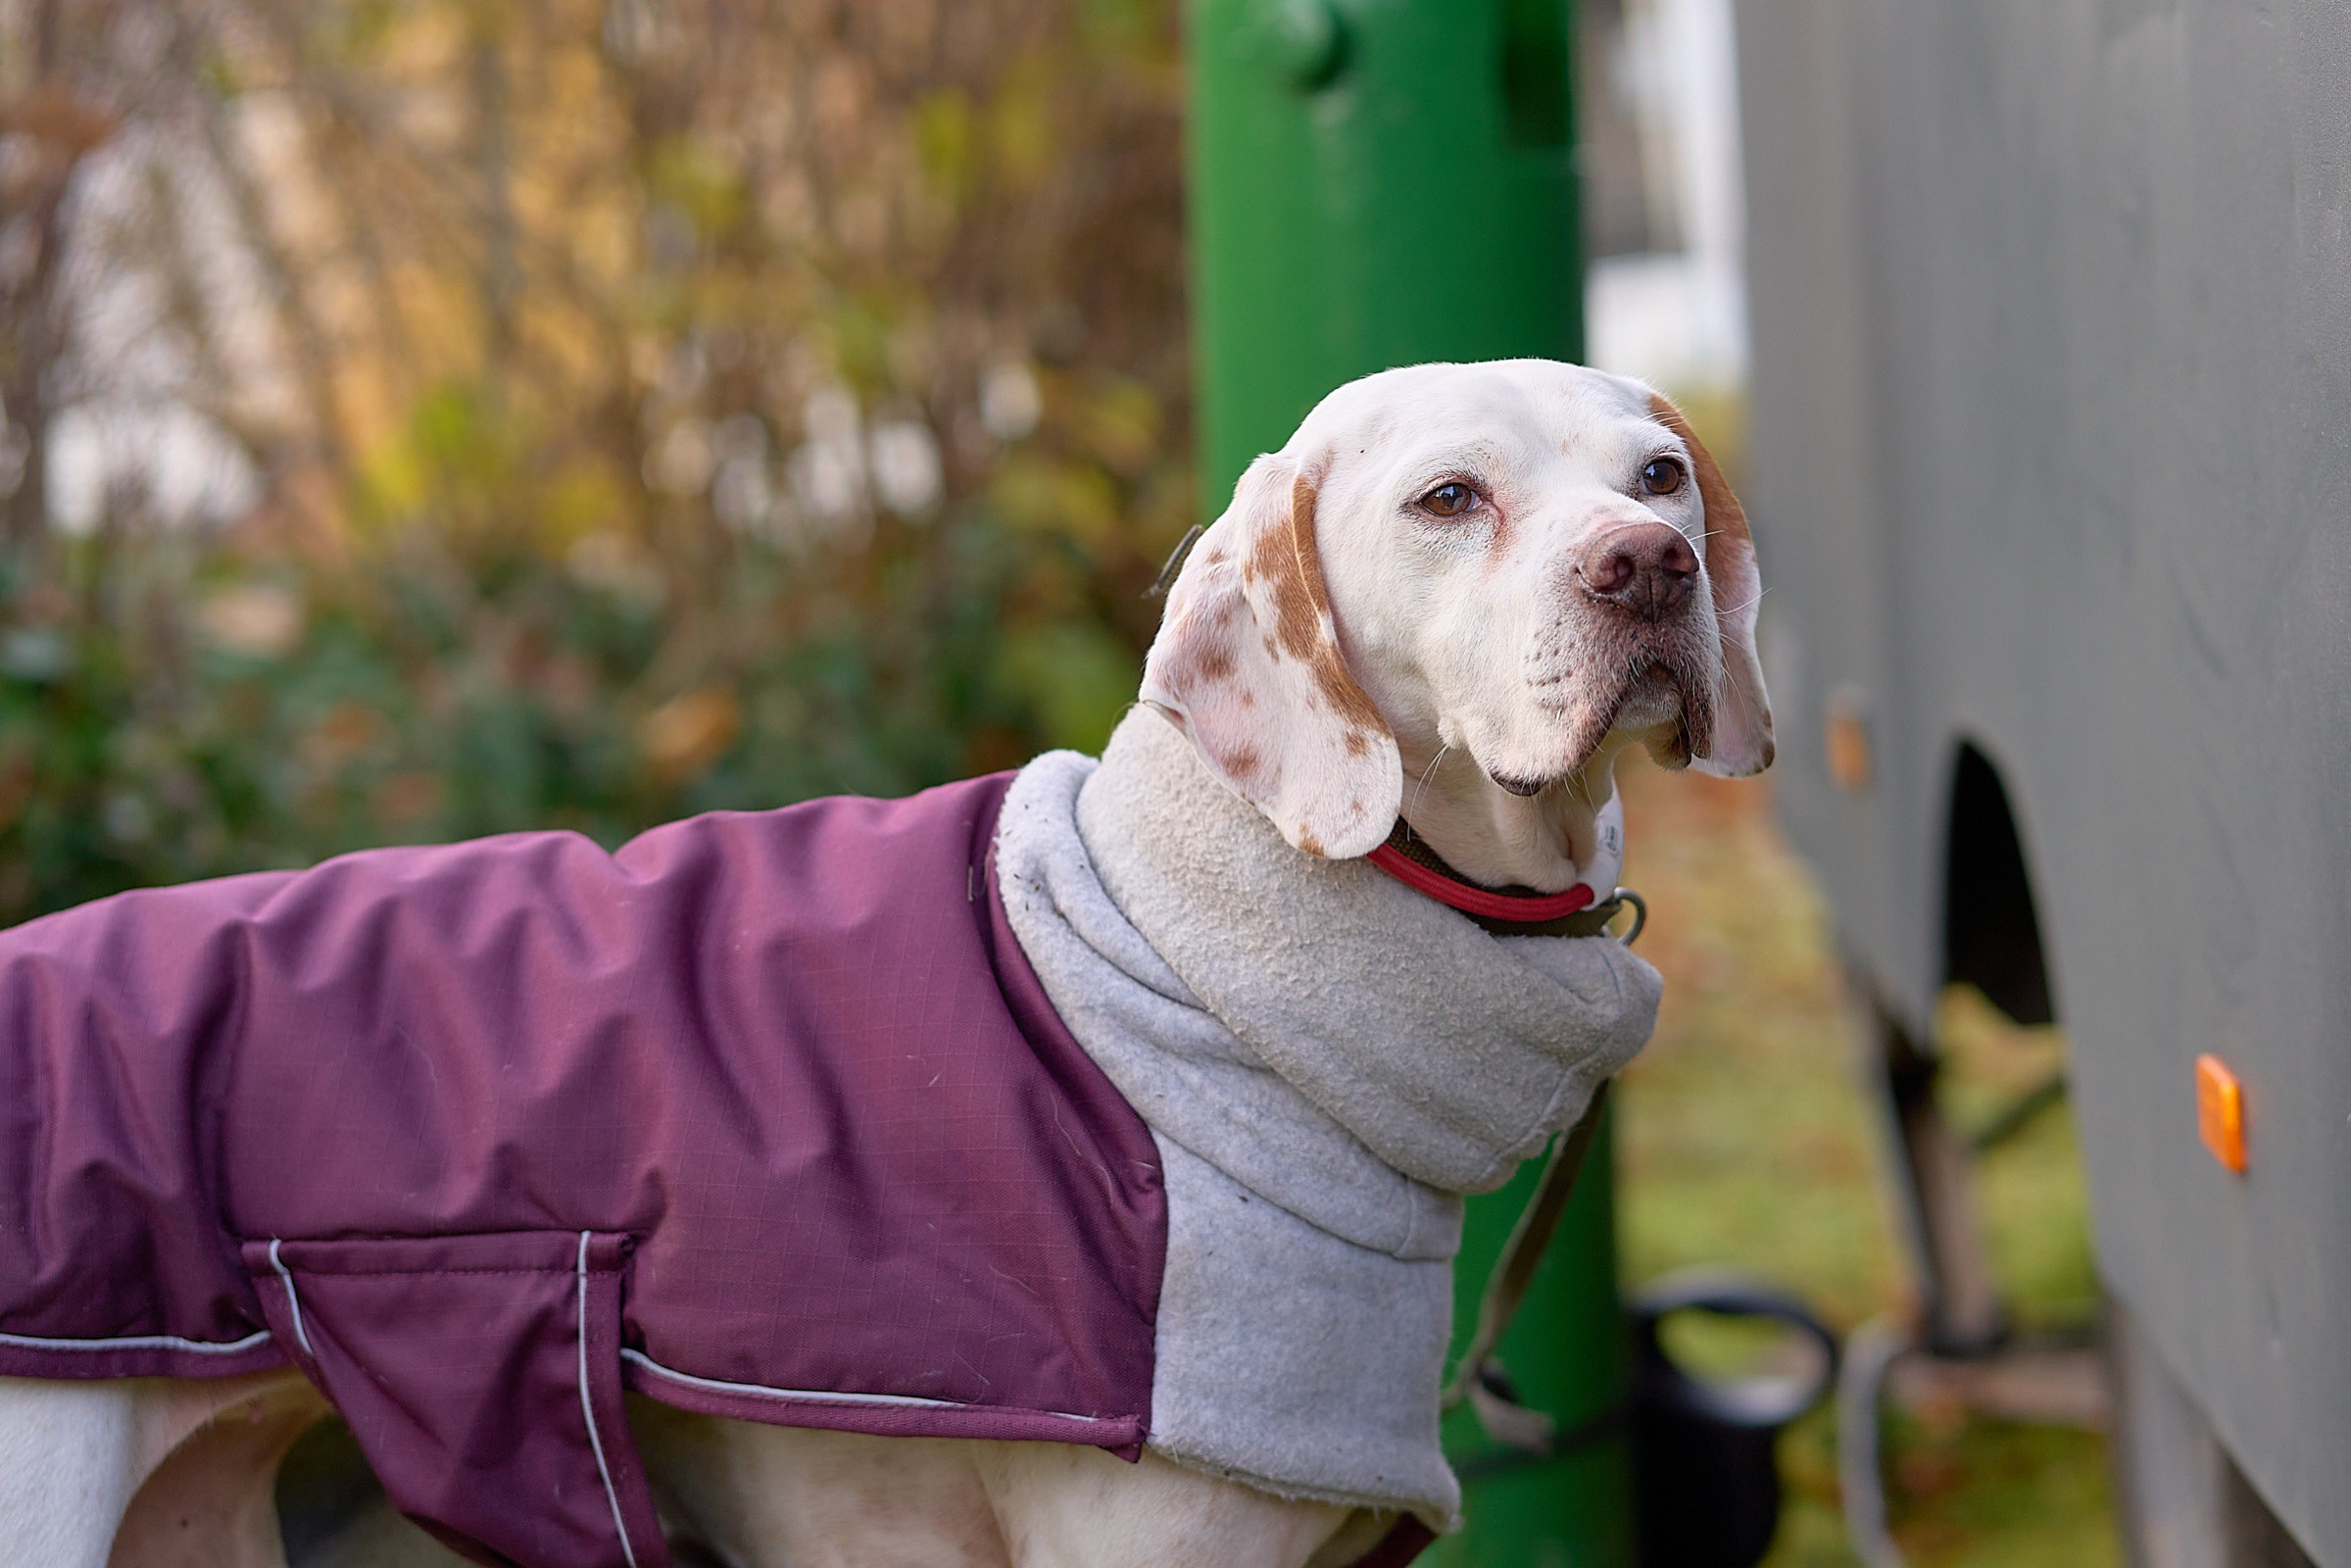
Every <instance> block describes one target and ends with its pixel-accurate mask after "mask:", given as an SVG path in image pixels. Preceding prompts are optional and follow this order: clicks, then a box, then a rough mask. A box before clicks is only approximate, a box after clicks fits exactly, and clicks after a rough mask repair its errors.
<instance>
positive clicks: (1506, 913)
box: [1364, 844, 1592, 925]
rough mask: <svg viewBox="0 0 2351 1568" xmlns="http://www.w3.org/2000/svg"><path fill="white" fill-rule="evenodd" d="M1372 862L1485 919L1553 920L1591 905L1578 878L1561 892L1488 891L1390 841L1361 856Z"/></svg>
mask: <svg viewBox="0 0 2351 1568" xmlns="http://www.w3.org/2000/svg"><path fill="white" fill-rule="evenodd" d="M1364 858H1365V859H1367V860H1369V861H1370V862H1371V863H1372V864H1374V865H1376V866H1378V867H1379V868H1380V869H1381V870H1383V871H1385V872H1387V873H1388V874H1389V875H1390V876H1392V877H1395V878H1396V880H1397V881H1398V882H1401V883H1402V884H1404V886H1406V887H1408V888H1410V889H1412V890H1413V891H1414V892H1415V893H1425V894H1427V895H1428V896H1429V897H1430V898H1432V899H1435V900H1436V901H1437V902H1438V903H1440V904H1444V905H1449V906H1451V907H1453V908H1456V909H1459V910H1460V911H1461V912H1462V913H1463V914H1475V915H1481V916H1483V917H1485V918H1486V919H1489V920H1507V921H1509V922H1511V923H1512V924H1523V925H1540V924H1542V923H1543V921H1545V920H1556V919H1558V918H1560V917H1561V916H1562V915H1569V914H1574V913H1575V912H1576V911H1578V910H1579V909H1586V908H1590V907H1592V889H1590V888H1588V887H1586V886H1585V885H1584V884H1583V883H1581V882H1579V883H1577V884H1576V885H1575V886H1574V887H1572V888H1569V889H1568V890H1567V891H1566V892H1565V893H1539V894H1536V895H1534V896H1532V897H1521V896H1519V895H1516V894H1511V893H1492V892H1489V891H1488V890H1486V889H1485V888H1481V887H1474V886H1472V885H1471V884H1469V883H1467V882H1463V881H1460V880H1458V879H1457V878H1454V877H1449V876H1446V875H1445V873H1444V872H1443V871H1439V870H1436V869H1434V868H1433V867H1430V866H1426V865H1423V864H1421V863H1420V862H1419V861H1418V860H1415V859H1413V858H1411V857H1409V856H1407V855H1405V854H1404V852H1403V851H1401V850H1399V849H1397V848H1396V846H1395V845H1393V844H1383V845H1381V846H1380V847H1379V848H1378V849H1376V850H1374V851H1372V852H1371V853H1370V854H1369V855H1367V856H1365V857H1364Z"/></svg>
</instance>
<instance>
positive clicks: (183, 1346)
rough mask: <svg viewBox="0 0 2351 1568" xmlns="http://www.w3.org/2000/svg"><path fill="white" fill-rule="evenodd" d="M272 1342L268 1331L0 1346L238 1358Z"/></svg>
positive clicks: (24, 1337) (37, 1338)
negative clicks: (190, 1353)
mask: <svg viewBox="0 0 2351 1568" xmlns="http://www.w3.org/2000/svg"><path fill="white" fill-rule="evenodd" d="M268 1343H269V1330H268V1329H259V1330H256V1331H255V1332H253V1333H251V1334H248V1335H246V1336H245V1337H244V1338H243V1339H241V1340H228V1341H220V1340H183V1339H181V1338H180V1337H179V1336H178V1335H176V1334H130V1335H125V1336H123V1337H122V1338H121V1339H115V1340H52V1339H46V1338H44V1337H42V1336H41V1335H38V1334H0V1346H5V1345H16V1346H22V1347H24V1348H25V1349H28V1350H192V1351H194V1352H195V1353H196V1354H198V1355H235V1354H237V1353H238V1352H240V1351H243V1350H250V1349H253V1348H257V1347H259V1346H263V1345H267V1344H268Z"/></svg>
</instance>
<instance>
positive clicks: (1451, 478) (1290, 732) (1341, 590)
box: [1142, 360, 1772, 888]
mask: <svg viewBox="0 0 2351 1568" xmlns="http://www.w3.org/2000/svg"><path fill="white" fill-rule="evenodd" d="M1760 592H1761V586H1760V580H1759V578H1758V576H1757V573H1756V568H1755V556H1754V548H1753V545H1752V543H1751V541H1750V539H1749V537H1748V533H1747V525H1746V516H1745V515H1744V513H1742V512H1741V511H1740V509H1739V502H1738V499H1737V498H1736V497H1734V496H1733V495H1732V494H1731V489H1730V486H1729V485H1728V484H1726V483H1725V482H1724V480H1723V476H1722V472H1721V470H1720V469H1719V468H1717V467H1716V466H1715V464H1714V461H1713V459H1712V458H1711V457H1710V456H1708V454H1707V452H1706V449H1705V448H1704V447H1703V446H1702V445H1700V444H1699V442H1698V439H1697V437H1696V435H1695V434H1694V433H1692V432H1691V430H1690V426H1689V424H1688V422H1687V421H1685V420H1684V419H1683V417H1682V416H1681V413H1680V412H1679V411H1678V410H1676V409H1675V408H1674V406H1673V405H1672V404H1671V403H1668V402H1667V401H1666V400H1665V399H1664V398H1663V397H1661V396H1659V395H1658V394H1657V393H1655V392H1653V391H1651V390H1650V389H1649V388H1648V387H1646V386H1643V385H1641V383H1639V382H1636V381H1630V380H1627V379H1624V378H1623V377H1620V376H1613V375H1606V374H1602V373H1600V372H1599V371H1595V370H1589V369H1585V368H1580V367H1576V366H1569V365H1559V364H1554V363H1551V362H1549V361H1542V360H1512V361H1501V362H1496V363H1494V364H1488V365H1423V366H1415V367H1413V368H1408V369H1400V370H1390V371H1386V372H1384V373H1382V374H1379V375H1373V376H1367V377H1365V378H1364V379H1362V380H1360V381H1355V382H1351V383H1349V384H1348V385H1347V386H1344V387H1341V388H1340V389H1339V390H1338V391H1336V392H1334V393H1332V394H1331V395H1330V396H1329V397H1327V398H1325V399H1324V400H1323V401H1322V403H1321V404H1320V405H1318V406H1317V407H1316V408H1315V410H1314V411H1313V413H1311V414H1310V415H1308V416H1307V417H1306V420H1305V422H1304V423H1303V424H1302V425H1300V426H1299V427H1298V433H1297V434H1296V435H1295V436H1293V437H1292V438H1291V440H1290V442H1289V444H1288V445H1286V446H1285V447H1283V448H1282V450H1281V451H1279V452H1276V453H1271V454H1269V455H1267V456H1265V457H1261V458H1259V459H1258V460H1257V461H1256V462H1255V463H1253V464H1251V465H1250V466H1249V471H1248V472H1247V473H1245V474H1244V475H1243V476H1242V478H1241V482H1240V484H1239V485H1238V486H1237V487H1236V489H1235V491H1234V495H1233V504H1232V506H1231V507H1230V508H1228V509H1227V510H1226V512H1225V514H1224V515H1223V516H1221V517H1219V518H1218V519H1217V520H1216V522H1215V524H1214V525H1213V526H1211V527H1210V528H1208V530H1207V531H1206V532H1205V533H1203V534H1202V535H1201V536H1200V542H1199V543H1198V545H1197V546H1196V547H1195V548H1194V550H1193V552H1192V555H1191V557H1190V559H1189V560H1187V561H1186V563H1185V564H1184V568H1183V571H1182V572H1181V573H1180V574H1179V575H1178V576H1177V578H1176V580H1175V583H1174V585H1173V587H1172V588H1171V589H1170V590H1169V593H1168V599H1167V611H1166V615H1165V618H1164V620H1163V621H1162V623H1161V625H1160V629H1159V636H1158V640H1157V641H1156V642H1155V643H1153V645H1152V647H1151V658H1150V661H1149V662H1148V664H1147V665H1146V668H1145V671H1144V679H1143V692H1142V695H1143V699H1144V701H1146V702H1148V703H1151V704H1152V705H1154V706H1155V707H1157V708H1158V709H1160V710H1161V711H1164V712H1165V713H1167V714H1168V716H1169V717H1171V718H1172V719H1174V720H1175V721H1176V723H1177V724H1178V725H1179V726H1180V727H1182V728H1183V729H1184V730H1185V732H1186V733H1187V734H1189V735H1190V736H1191V738H1192V740H1193V743H1194V744H1195V745H1196V746H1197V747H1198V748H1199V750H1200V755H1201V757H1202V758H1204V759H1205V760H1206V761H1207V763H1208V765H1209V767H1210V768H1211V769H1213V770H1214V771H1215V772H1216V774H1217V775H1218V776H1219V777H1221V778H1222V779H1223V780H1224V781H1225V782H1226V783H1227V784H1228V785H1230V786H1231V787H1232V788H1233V789H1234V790H1235V791H1236V792H1237V793H1239V794H1240V795H1241V796H1242V797H1243V798H1244V799H1246V800H1248V801H1249V802H1250V803H1252V804H1253V805H1255V806H1256V807H1258V808H1259V809H1261V810H1263V811H1264V812H1265V814H1266V815H1267V816H1268V817H1270V818H1271V819H1272V820H1273V822H1274V823H1275V825H1276V826H1278V827H1279V828H1280V829H1281V831H1282V833H1283V835H1284V837H1286V838H1288V839H1289V841H1290V842H1291V843H1292V844H1294V845H1296V846H1297V847H1298V849H1300V850H1303V851H1305V852H1307V853H1308V854H1312V855H1322V856H1329V857H1331V858H1348V857H1352V856H1359V855H1364V854H1367V853H1369V852H1370V851H1371V850H1372V849H1373V848H1375V847H1376V846H1378V845H1379V843H1380V842H1381V841H1382V840H1383V839H1385V838H1386V837H1387V836H1388V833H1389V830H1390V829H1391V827H1393V825H1394V824H1395V822H1396V816H1397V814H1398V812H1399V810H1400V811H1401V812H1402V814H1404V815H1406V816H1408V817H1409V818H1410V819H1411V821H1412V824H1413V826H1414V828H1415V829H1416V830H1417V831H1418V832H1420V833H1421V835H1422V836H1423V837H1425V838H1426V839H1428V840H1429V842H1430V843H1431V844H1432V845H1433V846H1434V847H1435V848H1436V849H1437V850H1438V852H1439V853H1440V854H1442V855H1444V856H1445V858H1446V859H1448V860H1449V861H1451V862H1452V863H1453V864H1454V865H1455V866H1456V867H1457V868H1458V869H1460V870H1461V871H1462V872H1463V873H1465V874H1467V875H1469V876H1472V877H1475V878H1477V879H1478V880H1481V881H1488V882H1494V883H1506V882H1517V883H1522V884H1525V885H1528V886H1533V887H1538V888H1544V887H1560V886H1565V885H1566V883H1567V882H1568V881H1569V880H1570V879H1571V878H1572V871H1573V865H1574V863H1575V861H1576V860H1578V859H1580V858H1584V856H1585V855H1586V854H1588V852H1589V844H1588V843H1579V842H1577V840H1578V828H1579V824H1582V825H1586V826H1588V824H1589V818H1590V813H1591V810H1592V809H1593V808H1594V807H1596V805H1597V804H1598V803H1601V802H1604V801H1606V799H1607V798H1608V790H1609V787H1610V785H1609V778H1608V770H1609V767H1610V765H1611V763H1612V760H1613V758H1614V756H1615V754H1616V752H1617V751H1618V750H1619V749H1621V747H1623V746H1624V745H1627V744H1634V743H1640V744H1643V745H1645V746H1647V748H1648V749H1649V751H1650V753H1651V754H1652V755H1653V756H1655V757H1657V758H1658V759H1659V760H1661V761H1665V762H1667V763H1669V764H1672V765H1680V764H1684V763H1691V764H1694V765H1696V766H1698V767H1700V768H1702V769H1704V770H1705V771H1708V772H1713V773H1720V774H1726V775H1733V774H1743V773H1753V772H1757V771H1760V770H1761V769H1762V768H1764V767H1766V766H1768V765H1769V764H1770V762H1771V759H1772V717H1771V707H1770V703H1769V701H1768V700H1767V698H1766V696H1765V693H1764V687H1763V675H1762V670H1761V668H1760V666H1759V664H1758V662H1757V661H1756V657H1755V640H1754V628H1755V604H1756V600H1757V598H1758V596H1759V595H1760ZM1407 770H1409V771H1410V772H1411V774H1412V776H1413V779H1414V781H1415V782H1414V790H1413V800H1412V801H1411V802H1410V803H1406V801H1405V799H1404V790H1405V776H1406V772H1407Z"/></svg>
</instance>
